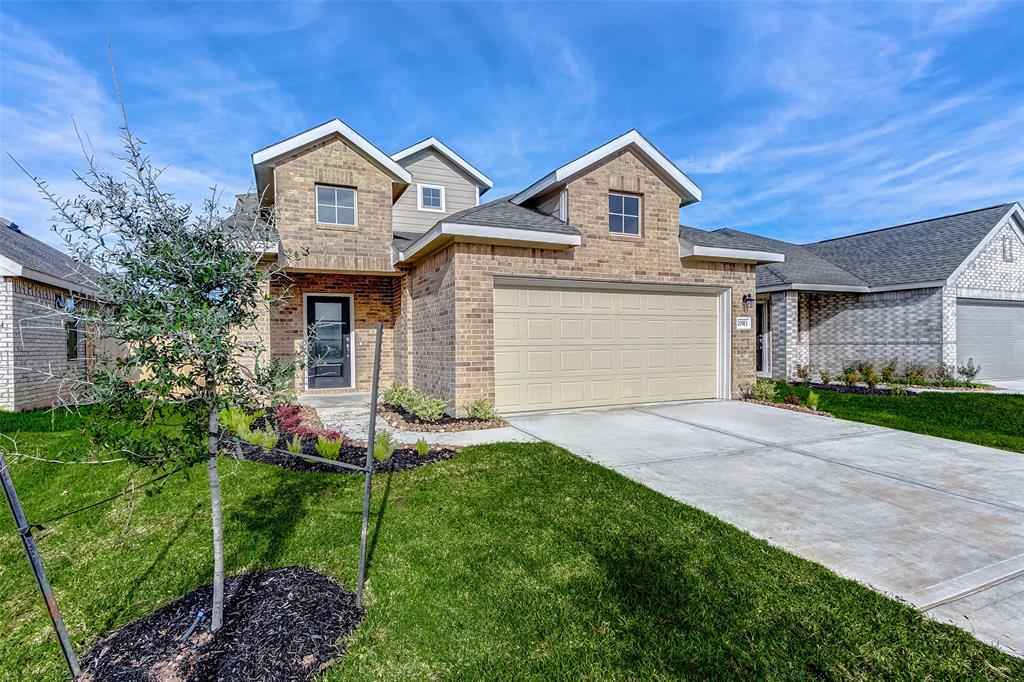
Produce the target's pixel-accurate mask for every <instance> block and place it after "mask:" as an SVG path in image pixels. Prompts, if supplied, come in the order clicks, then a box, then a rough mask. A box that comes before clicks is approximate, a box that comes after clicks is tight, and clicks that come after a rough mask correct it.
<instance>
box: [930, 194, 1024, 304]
mask: <svg viewBox="0 0 1024 682" xmlns="http://www.w3.org/2000/svg"><path fill="white" fill-rule="evenodd" d="M1014 214H1016V215H1017V220H1018V221H1020V223H1021V224H1022V225H1024V210H1022V209H1021V207H1020V204H1018V203H1014V204H1013V206H1011V207H1010V210H1009V211H1007V212H1006V215H1004V216H1003V217H1002V218H1000V219H999V221H998V222H997V223H996V225H995V227H993V228H992V229H991V230H990V231H989V233H988V234H987V235H985V238H984V239H982V240H981V241H980V242H978V245H977V246H975V247H974V250H973V251H971V254H970V255H969V256H967V258H965V259H964V260H963V262H962V263H960V265H958V266H957V268H956V270H954V271H953V274H952V275H950V276H949V279H947V280H946V286H954V285H955V284H956V281H957V280H958V279H959V278H960V275H961V274H963V271H964V270H966V269H967V268H968V266H970V264H971V263H973V262H974V259H975V258H977V257H978V255H979V254H981V252H982V251H984V250H985V247H987V246H988V245H989V244H990V243H991V242H992V240H993V239H995V238H996V235H997V234H999V233H1000V232H1001V231H1002V229H1003V228H1004V227H1006V226H1007V225H1009V226H1010V229H1011V230H1013V231H1015V232H1017V233H1018V236H1020V237H1021V240H1022V241H1024V235H1021V234H1020V230H1018V229H1017V228H1016V226H1015V225H1014V224H1013V220H1012V217H1013V215H1014Z"/></svg>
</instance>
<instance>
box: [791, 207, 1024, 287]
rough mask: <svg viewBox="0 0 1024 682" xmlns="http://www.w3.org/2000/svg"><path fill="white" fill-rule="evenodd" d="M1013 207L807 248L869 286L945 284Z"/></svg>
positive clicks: (927, 221) (808, 245)
mask: <svg viewBox="0 0 1024 682" xmlns="http://www.w3.org/2000/svg"><path fill="white" fill-rule="evenodd" d="M1012 207H1013V204H1012V203H1011V204H1000V205H998V206H990V207H988V208H980V209H977V210H974V211H967V212H965V213H957V214H954V215H948V216H942V217H940V218H932V219H930V220H922V221H920V222H916V223H906V224H905V225H896V226H895V227H887V228H883V229H881V230H873V231H871V232H861V233H860V234H854V235H850V236H848V237H839V238H837V239H828V240H825V241H820V242H816V243H813V244H805V245H804V246H805V248H807V249H808V250H810V251H812V252H813V253H816V254H818V255H819V256H821V257H822V258H825V259H827V260H829V261H831V262H832V263H835V264H836V265H838V266H839V267H842V268H843V269H844V270H847V271H849V272H851V273H853V274H854V275H856V276H857V277H860V278H861V279H863V280H864V281H866V282H868V284H869V285H870V286H885V285H892V284H908V283H916V282H935V281H941V280H945V279H947V278H948V277H949V276H950V275H952V274H953V272H954V271H956V269H957V267H958V266H959V265H960V264H961V263H963V262H964V260H965V259H966V258H967V257H968V256H969V255H971V252H972V251H973V250H974V248H975V247H976V246H977V245H978V244H979V243H980V242H981V240H982V239H983V238H984V237H985V235H987V234H988V233H989V232H991V231H992V229H993V228H995V226H996V223H998V222H999V220H1001V219H1002V218H1003V216H1005V215H1006V214H1007V212H1008V211H1009V210H1010V208H1012Z"/></svg>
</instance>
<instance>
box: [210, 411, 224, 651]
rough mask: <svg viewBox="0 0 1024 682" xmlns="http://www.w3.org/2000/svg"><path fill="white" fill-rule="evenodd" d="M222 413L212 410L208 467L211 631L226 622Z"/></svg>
mask: <svg viewBox="0 0 1024 682" xmlns="http://www.w3.org/2000/svg"><path fill="white" fill-rule="evenodd" d="M219 429H220V415H219V414H218V413H217V409H216V408H213V409H211V410H210V427H209V446H208V447H209V449H208V452H209V454H210V458H209V459H208V460H207V461H206V469H207V471H208V473H209V475H210V512H211V515H212V516H213V615H212V617H211V624H210V631H211V632H216V631H217V630H219V629H220V626H221V624H222V623H223V622H224V519H223V514H222V511H221V503H220V473H219V472H218V471H217V440H218V438H217V436H218V432H219Z"/></svg>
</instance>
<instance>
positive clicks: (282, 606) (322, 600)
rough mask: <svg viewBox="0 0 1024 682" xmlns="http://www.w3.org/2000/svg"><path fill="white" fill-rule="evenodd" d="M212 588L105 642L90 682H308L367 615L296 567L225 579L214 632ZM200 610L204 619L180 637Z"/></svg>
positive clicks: (90, 664) (91, 661) (325, 581)
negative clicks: (221, 619)
mask: <svg viewBox="0 0 1024 682" xmlns="http://www.w3.org/2000/svg"><path fill="white" fill-rule="evenodd" d="M212 593H213V588H212V587H211V586H209V585H207V586H204V587H200V588H199V589H197V590H194V591H192V592H189V593H188V594H186V595H185V596H184V597H182V598H181V599H179V600H178V601H176V602H174V603H173V604H168V605H167V606H165V607H163V608H162V609H160V610H159V611H156V612H155V613H153V614H152V615H149V616H146V617H145V618H141V619H139V620H137V621H135V622H134V623H132V624H131V625H128V626H127V627H125V628H123V629H122V630H119V631H118V632H115V633H114V634H113V635H110V636H109V637H106V638H104V639H102V640H100V641H99V642H98V643H97V644H96V646H94V647H93V648H92V649H91V650H90V651H89V652H88V653H87V654H86V655H85V657H84V658H83V660H82V669H83V677H82V679H83V680H88V681H90V682H101V681H102V682H107V681H110V682H150V681H153V682H156V681H161V682H163V681H168V682H170V681H173V682H212V681H214V680H217V681H220V682H236V681H237V682H242V681H249V680H264V681H266V682H271V681H273V682H278V681H280V682H285V681H289V682H290V681H292V680H311V679H313V677H314V676H315V675H316V674H317V672H319V671H320V670H322V669H323V668H324V667H325V666H326V665H327V664H329V663H330V662H331V661H333V660H334V659H336V658H337V657H338V656H340V655H341V654H342V653H344V651H345V648H346V643H345V642H344V641H339V640H341V639H342V638H344V637H345V636H346V635H348V634H349V633H351V632H352V631H353V630H355V629H356V626H358V625H359V623H360V621H362V619H363V611H362V609H359V608H357V607H356V600H355V595H353V594H351V593H349V592H346V591H345V589H344V588H343V587H342V586H341V585H339V584H338V583H336V582H334V581H333V580H331V579H330V578H328V577H327V576H324V575H321V574H319V573H316V572H315V571H311V570H309V569H308V568H302V567H300V566H295V567H291V568H278V569H275V570H272V571H265V572H260V573H250V574H247V575H241V576H235V577H233V578H228V579H227V580H226V581H225V589H224V625H223V626H222V627H221V629H220V630H218V631H217V633H216V634H215V635H211V634H210V632H209V625H210V620H209V618H210V616H209V611H210V600H211V596H212ZM199 610H203V611H205V612H206V617H205V618H204V619H203V620H202V621H201V622H200V625H199V626H198V627H197V628H195V631H194V632H192V634H191V635H190V636H189V637H188V638H187V639H185V638H183V635H184V634H185V633H186V632H187V631H188V629H189V627H190V626H191V625H192V623H193V621H194V620H195V616H196V614H197V613H198V612H199Z"/></svg>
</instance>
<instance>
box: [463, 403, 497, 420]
mask: <svg viewBox="0 0 1024 682" xmlns="http://www.w3.org/2000/svg"><path fill="white" fill-rule="evenodd" d="M466 414H468V415H469V416H470V417H472V418H473V419H479V420H480V421H488V420H491V419H494V417H495V416H497V415H496V413H495V412H494V405H492V404H491V401H490V400H488V399H487V398H477V399H476V400H473V401H471V402H469V403H466Z"/></svg>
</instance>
